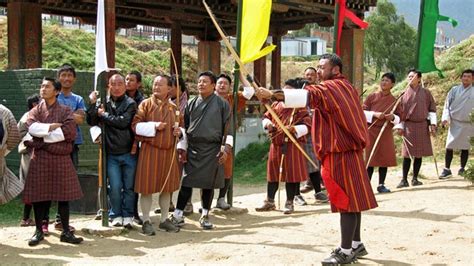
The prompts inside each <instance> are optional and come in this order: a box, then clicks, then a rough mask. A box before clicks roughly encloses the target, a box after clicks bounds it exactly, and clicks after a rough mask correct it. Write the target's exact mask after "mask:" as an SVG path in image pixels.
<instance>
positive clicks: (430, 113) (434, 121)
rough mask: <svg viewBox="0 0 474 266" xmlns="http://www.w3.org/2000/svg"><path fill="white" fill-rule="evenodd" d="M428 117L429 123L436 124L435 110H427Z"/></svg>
mask: <svg viewBox="0 0 474 266" xmlns="http://www.w3.org/2000/svg"><path fill="white" fill-rule="evenodd" d="M428 119H429V120H430V124H432V125H436V124H437V121H438V119H437V117H436V113H435V112H429V113H428Z"/></svg>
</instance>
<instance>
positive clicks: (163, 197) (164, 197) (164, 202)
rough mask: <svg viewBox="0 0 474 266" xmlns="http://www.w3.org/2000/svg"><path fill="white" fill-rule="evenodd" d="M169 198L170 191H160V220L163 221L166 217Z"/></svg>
mask: <svg viewBox="0 0 474 266" xmlns="http://www.w3.org/2000/svg"><path fill="white" fill-rule="evenodd" d="M170 198H171V193H169V192H168V193H167V192H163V193H161V194H160V197H159V198H158V200H159V204H160V209H161V216H160V222H164V221H165V220H166V218H168V211H169V208H170Z"/></svg>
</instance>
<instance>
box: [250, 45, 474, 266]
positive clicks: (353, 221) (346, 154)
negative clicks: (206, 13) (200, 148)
mask: <svg viewBox="0 0 474 266" xmlns="http://www.w3.org/2000/svg"><path fill="white" fill-rule="evenodd" d="M341 72H342V61H341V59H340V58H339V57H338V56H336V55H330V54H326V55H323V56H322V57H321V59H320V60H319V64H318V66H317V74H318V77H319V79H320V81H321V83H320V84H319V85H306V86H304V90H282V91H276V92H272V91H270V90H267V89H265V88H259V89H257V90H256V96H257V97H258V98H259V99H260V100H262V101H266V100H268V99H273V100H276V101H277V103H274V104H273V105H272V107H273V108H274V109H275V111H276V113H277V114H279V116H280V118H281V120H282V122H283V124H284V125H285V126H286V127H287V129H288V130H289V132H290V133H291V134H293V135H294V136H295V137H296V138H297V139H298V140H297V142H298V143H299V145H301V144H303V143H304V140H302V139H301V137H302V136H304V135H306V133H307V131H308V128H307V127H308V124H307V123H306V122H304V120H303V119H302V117H304V116H307V114H304V111H305V108H306V106H309V107H310V108H311V109H314V110H313V122H312V124H311V125H310V126H311V137H312V139H313V148H314V150H315V152H316V155H317V157H318V159H320V160H321V172H322V177H323V180H324V184H325V187H326V188H327V191H328V196H329V200H330V202H331V209H332V211H333V212H340V221H341V245H340V246H339V247H338V248H336V249H335V250H333V252H332V253H331V255H330V256H329V257H328V258H326V259H324V260H323V261H322V263H323V264H346V263H353V262H355V261H356V259H357V258H358V257H361V256H364V255H366V254H368V252H367V250H366V249H365V246H364V245H363V243H362V242H361V235H360V230H361V212H362V211H365V210H369V209H372V208H375V207H377V202H376V200H375V197H374V194H373V191H372V188H371V186H370V177H371V176H372V174H373V171H374V167H379V174H380V179H379V186H378V187H377V190H378V192H379V193H386V192H390V190H389V189H388V188H386V187H385V184H384V182H385V177H386V173H387V167H389V166H395V165H396V154H395V153H396V152H395V145H394V141H393V135H392V132H391V130H390V129H391V128H396V129H397V131H398V134H400V135H401V136H402V139H403V146H402V155H403V157H404V159H403V178H402V180H401V182H400V184H399V185H398V188H402V187H407V186H409V184H408V181H407V178H408V172H409V169H410V165H411V161H412V160H414V171H413V179H412V182H411V184H412V185H413V186H418V185H422V183H421V181H419V180H418V173H419V170H420V167H421V161H422V157H424V156H430V155H432V154H433V151H432V146H431V141H430V134H431V135H432V136H434V135H435V132H436V124H437V119H436V105H435V102H434V99H433V96H432V95H431V93H430V92H429V91H428V90H426V89H425V88H423V86H422V80H421V77H422V76H421V72H419V71H417V70H415V69H411V70H409V72H408V86H407V88H406V89H405V91H404V92H403V93H402V94H401V95H400V96H398V97H397V98H395V97H394V96H393V95H392V94H391V92H390V90H391V89H392V87H393V85H394V83H395V76H394V75H393V74H391V73H387V74H384V75H383V76H382V82H381V91H379V92H375V93H374V94H371V95H369V96H368V97H367V99H366V100H365V102H364V104H363V106H361V105H360V104H359V95H358V93H357V91H356V90H355V89H354V88H353V87H352V85H351V84H350V83H349V82H348V81H347V79H345V78H344V77H343V76H342V75H341ZM472 72H473V71H472V70H466V71H464V72H463V73H462V76H461V79H462V83H463V84H462V85H461V86H459V87H455V88H453V89H452V90H451V91H450V93H449V95H448V98H447V99H446V101H447V102H446V104H445V111H444V113H445V114H444V115H443V124H447V122H446V121H448V120H450V121H453V120H455V123H454V125H456V127H450V129H449V135H448V141H447V152H446V153H447V159H446V160H447V163H446V169H445V170H444V171H443V175H444V176H443V175H442V176H441V177H440V178H445V177H446V176H448V175H449V174H450V172H449V169H448V168H449V163H450V158H449V155H450V154H451V158H452V149H453V148H454V149H461V150H462V152H461V169H460V171H459V172H460V173H462V172H463V169H464V167H465V163H466V161H467V154H468V150H469V148H470V138H471V137H472V136H473V135H474V134H473V129H474V128H473V125H472V122H471V120H470V118H469V115H470V114H471V112H472V109H473V107H474V106H473V105H474V101H473V100H472V99H474V98H473V97H472V95H473V90H472ZM282 105H283V106H288V107H292V108H286V109H282V108H281V106H282ZM280 109H282V110H280ZM291 109H293V111H291ZM265 118H268V117H265ZM264 121H265V119H264ZM303 125H304V127H305V128H304V130H302V129H301V128H299V129H298V127H299V126H303ZM368 125H370V126H369V127H368ZM451 125H453V122H451ZM264 127H265V128H266V129H268V130H269V131H272V132H273V133H272V134H271V138H272V146H271V148H270V156H269V163H268V172H269V173H268V174H267V176H272V175H271V174H270V173H271V171H270V170H271V168H272V165H273V164H275V165H276V166H278V163H277V162H274V163H270V161H272V156H271V155H272V151H273V153H274V154H279V155H280V156H276V157H277V158H284V157H283V156H281V154H285V152H286V153H289V155H288V156H294V155H292V153H291V152H289V151H290V148H289V147H290V146H288V147H285V146H287V145H288V141H287V140H285V138H284V136H283V133H282V132H281V131H282V130H281V129H280V128H277V129H273V123H272V121H267V122H264ZM386 129H387V130H386ZM453 139H456V141H454V140H453ZM378 143H380V144H382V145H381V147H378V146H377V144H378ZM454 143H456V144H454ZM294 145H297V143H295V144H294ZM277 149H280V150H281V149H287V150H286V151H284V152H282V151H278V150H277ZM364 149H366V150H365V159H364ZM372 153H374V154H372ZM373 158H375V159H373ZM448 160H449V161H448ZM273 161H274V160H273ZM282 161H283V159H282ZM291 164H293V168H291V165H290V166H288V167H287V169H289V170H285V171H286V174H288V173H290V174H291V175H292V176H293V177H297V176H300V175H302V174H301V173H300V172H301V166H299V165H298V162H297V161H295V160H292V161H291ZM282 165H283V164H280V171H281V169H282V168H281V167H282ZM276 166H275V167H274V168H276ZM366 167H367V169H366ZM277 169H278V168H277ZM291 169H293V170H291ZM274 175H275V173H274V174H273V176H274ZM280 175H281V173H280ZM303 175H305V173H303ZM280 180H281V179H280ZM283 180H286V181H287V182H288V180H289V182H290V184H291V182H293V181H292V179H291V177H290V178H288V177H286V179H283ZM271 182H272V180H270V179H269V193H268V194H269V195H270V190H271V189H270V187H271V186H270V184H271ZM288 189H289V188H288V186H287V190H288ZM287 194H288V192H287ZM273 195H274V193H273ZM269 203H270V204H269ZM271 203H272V201H271V199H269V198H268V197H267V200H266V201H265V204H264V206H263V207H266V208H267V209H266V210H268V209H271V208H268V207H273V209H274V205H273V206H272V205H271ZM290 204H291V203H290V202H289V201H287V204H286V205H285V209H284V212H285V213H290V212H288V209H290V208H288V205H290ZM258 210H259V209H257V211H258ZM260 210H261V209H260Z"/></svg>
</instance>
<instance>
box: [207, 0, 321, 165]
mask: <svg viewBox="0 0 474 266" xmlns="http://www.w3.org/2000/svg"><path fill="white" fill-rule="evenodd" d="M202 3H203V5H204V7H205V8H206V11H207V13H208V14H209V17H210V18H211V20H212V23H213V24H214V26H215V27H216V29H217V31H218V32H219V35H220V36H221V38H222V41H223V42H224V44H225V46H226V47H227V49H229V51H230V54H231V55H232V57H233V58H234V60H235V62H237V64H239V66H240V69H241V71H242V74H243V75H244V76H246V77H247V79H248V80H249V82H251V84H252V87H253V88H254V89H255V90H258V86H257V84H256V83H255V81H253V80H252V79H251V78H250V74H249V72H248V71H247V69H246V68H245V67H244V64H243V63H242V60H240V57H239V55H238V54H237V52H236V51H235V49H234V47H233V46H232V44H231V43H230V41H229V39H228V38H227V36H226V35H225V33H224V32H223V30H222V28H221V27H220V26H219V23H218V22H217V20H216V17H215V16H214V14H213V13H212V11H211V8H210V7H209V6H208V5H207V3H206V1H205V0H203V1H202ZM264 105H265V108H267V110H268V112H269V113H270V114H271V115H272V117H273V119H274V120H275V122H276V123H277V125H278V126H279V127H280V128H281V129H282V130H283V132H285V134H286V135H287V136H288V138H289V139H290V140H291V142H293V144H294V145H295V146H296V147H297V148H298V150H299V151H300V152H301V153H302V154H303V155H304V157H305V158H306V159H307V160H308V161H309V162H310V163H311V164H312V165H313V166H314V167H317V165H316V163H315V162H314V161H313V160H312V159H311V157H309V155H308V154H307V153H306V152H305V150H304V149H303V148H302V147H301V146H300V145H299V143H298V141H296V139H295V137H294V136H293V135H292V134H291V133H290V131H288V129H286V127H285V125H284V124H283V122H281V120H280V118H278V115H277V114H276V113H275V111H273V109H272V108H271V107H270V105H269V104H268V103H265V104H264Z"/></svg>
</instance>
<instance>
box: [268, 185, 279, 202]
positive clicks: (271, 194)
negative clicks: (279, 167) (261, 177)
mask: <svg viewBox="0 0 474 266" xmlns="http://www.w3.org/2000/svg"><path fill="white" fill-rule="evenodd" d="M277 190H278V182H268V183H267V197H268V199H269V200H271V201H274V200H275V194H276V192H277Z"/></svg>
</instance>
